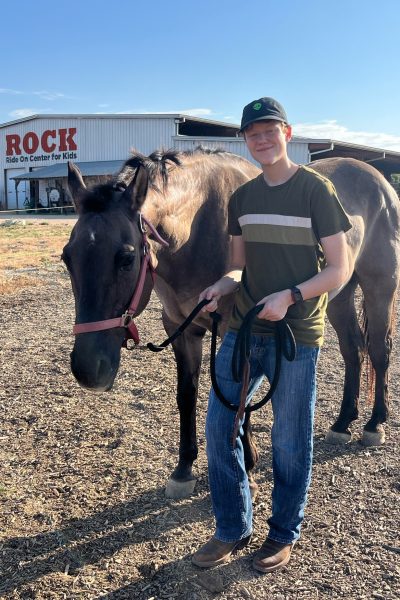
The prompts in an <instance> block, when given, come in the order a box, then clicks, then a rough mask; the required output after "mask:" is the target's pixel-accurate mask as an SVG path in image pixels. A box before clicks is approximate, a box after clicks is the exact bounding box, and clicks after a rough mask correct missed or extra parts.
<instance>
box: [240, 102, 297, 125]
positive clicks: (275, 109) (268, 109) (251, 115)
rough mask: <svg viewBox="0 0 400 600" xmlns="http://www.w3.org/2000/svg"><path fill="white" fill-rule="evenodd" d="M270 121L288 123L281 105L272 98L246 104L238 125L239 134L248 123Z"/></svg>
mask: <svg viewBox="0 0 400 600" xmlns="http://www.w3.org/2000/svg"><path fill="white" fill-rule="evenodd" d="M267 119H272V120H273V121H283V122H285V123H287V122H288V119H287V116H286V112H285V109H284V108H283V106H282V104H279V102H277V101H276V100H274V99H273V98H268V97H265V98H259V99H258V100H253V102H250V104H247V105H246V106H245V107H244V109H243V115H242V122H241V123H240V129H239V132H242V131H243V130H244V129H245V128H246V127H247V126H248V125H250V123H254V122H255V121H265V120H267Z"/></svg>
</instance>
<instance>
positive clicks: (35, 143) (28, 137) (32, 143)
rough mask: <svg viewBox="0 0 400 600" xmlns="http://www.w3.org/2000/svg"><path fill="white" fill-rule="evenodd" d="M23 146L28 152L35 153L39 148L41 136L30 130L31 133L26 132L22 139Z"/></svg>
mask: <svg viewBox="0 0 400 600" xmlns="http://www.w3.org/2000/svg"><path fill="white" fill-rule="evenodd" d="M22 147H23V149H24V150H25V152H26V153H27V154H34V153H35V152H36V150H37V149H38V148H39V138H38V136H37V135H36V133H33V131H29V133H27V134H25V135H24V139H23V140H22Z"/></svg>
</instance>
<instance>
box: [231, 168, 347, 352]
mask: <svg viewBox="0 0 400 600" xmlns="http://www.w3.org/2000/svg"><path fill="white" fill-rule="evenodd" d="M228 216H229V219H228V231H229V233H230V235H241V236H243V240H244V244H245V253H246V266H245V268H244V270H243V275H242V282H241V285H240V288H239V291H238V292H237V295H236V299H235V306H234V309H233V313H232V317H231V320H230V324H229V327H230V329H231V330H233V331H237V330H238V329H239V327H240V325H241V322H242V319H243V317H244V316H245V314H246V313H247V312H248V311H249V310H250V309H251V308H253V307H254V306H255V304H257V302H259V301H260V300H261V299H262V298H264V297H265V296H267V295H268V294H272V293H274V292H278V291H281V290H284V289H287V288H290V287H293V286H295V285H298V284H300V283H302V282H303V281H306V280H307V279H310V278H311V277H313V276H314V275H316V274H317V273H318V272H319V271H320V270H321V268H322V267H323V266H324V256H323V252H322V248H321V246H320V244H319V240H320V239H321V238H323V237H327V236H330V235H333V234H335V233H339V232H340V231H348V230H349V229H350V228H351V223H350V221H349V219H348V217H347V215H346V213H345V212H344V210H343V207H342V205H341V204H340V201H339V199H338V197H337V194H336V191H335V188H334V186H333V184H332V183H331V182H330V181H329V180H328V179H326V178H325V177H323V176H322V175H320V174H319V173H317V172H316V171H313V170H312V169H310V168H309V167H305V166H300V167H299V169H298V170H297V171H296V173H295V174H294V175H293V176H292V177H291V178H290V179H289V180H288V181H286V182H285V183H283V184H281V185H277V186H269V185H268V184H267V183H266V181H265V179H264V177H263V174H262V173H261V174H260V175H259V176H258V177H256V178H255V179H252V180H251V181H249V182H247V183H245V184H244V185H242V186H241V187H240V188H239V189H237V190H236V192H234V194H233V195H232V197H231V199H230V202H229V211H228ZM326 304H327V294H323V295H322V296H320V297H317V298H311V299H310V300H306V301H305V302H301V303H299V304H294V305H292V306H290V307H289V309H288V312H287V315H286V318H287V320H288V323H289V325H290V326H291V328H292V330H293V333H294V336H295V338H296V341H297V342H298V343H300V344H305V345H308V346H320V345H321V344H322V339H323V332H324V316H325V310H326ZM254 333H258V334H267V335H272V333H273V325H271V323H270V322H269V321H266V320H265V319H256V321H255V324H254Z"/></svg>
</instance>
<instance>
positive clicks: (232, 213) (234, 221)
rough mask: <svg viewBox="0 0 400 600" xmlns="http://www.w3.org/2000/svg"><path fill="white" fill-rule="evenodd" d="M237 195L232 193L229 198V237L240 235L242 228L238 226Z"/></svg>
mask: <svg viewBox="0 0 400 600" xmlns="http://www.w3.org/2000/svg"><path fill="white" fill-rule="evenodd" d="M237 200H238V199H237V193H236V192H234V193H233V194H232V196H231V197H230V200H229V204H228V233H229V235H242V228H241V227H240V225H239V212H238V201H237Z"/></svg>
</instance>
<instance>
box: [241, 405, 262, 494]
mask: <svg viewBox="0 0 400 600" xmlns="http://www.w3.org/2000/svg"><path fill="white" fill-rule="evenodd" d="M250 415H251V413H246V418H245V421H244V424H243V432H244V435H243V437H242V444H243V452H244V464H245V467H246V471H247V477H248V479H249V487H250V493H251V497H252V499H253V500H255V498H256V496H257V493H258V485H257V483H256V481H255V479H254V477H253V474H252V470H253V469H254V467H255V466H256V464H257V462H258V451H257V447H256V444H255V442H254V437H253V431H252V428H251V422H250Z"/></svg>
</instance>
